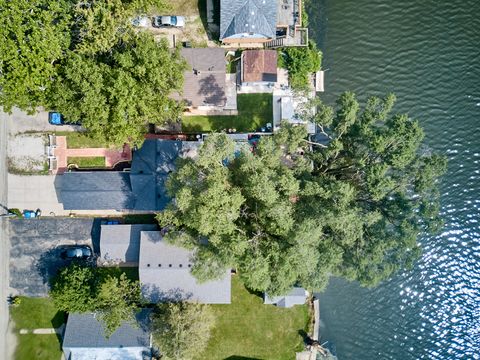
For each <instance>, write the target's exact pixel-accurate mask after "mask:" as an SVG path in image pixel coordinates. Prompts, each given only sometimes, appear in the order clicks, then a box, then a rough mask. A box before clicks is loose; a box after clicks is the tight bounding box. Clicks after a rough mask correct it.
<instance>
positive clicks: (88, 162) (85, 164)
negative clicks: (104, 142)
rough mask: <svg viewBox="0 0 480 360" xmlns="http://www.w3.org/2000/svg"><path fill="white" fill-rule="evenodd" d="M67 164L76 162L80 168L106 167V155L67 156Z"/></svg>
mask: <svg viewBox="0 0 480 360" xmlns="http://www.w3.org/2000/svg"><path fill="white" fill-rule="evenodd" d="M67 164H76V165H78V167H80V168H93V167H105V157H103V156H92V157H69V158H67Z"/></svg>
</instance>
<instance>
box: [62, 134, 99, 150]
mask: <svg viewBox="0 0 480 360" xmlns="http://www.w3.org/2000/svg"><path fill="white" fill-rule="evenodd" d="M55 135H57V136H66V137H67V148H69V149H82V148H104V147H107V148H108V144H106V143H104V142H102V141H100V140H97V139H93V138H91V137H89V136H87V135H86V133H83V132H78V131H57V132H55Z"/></svg>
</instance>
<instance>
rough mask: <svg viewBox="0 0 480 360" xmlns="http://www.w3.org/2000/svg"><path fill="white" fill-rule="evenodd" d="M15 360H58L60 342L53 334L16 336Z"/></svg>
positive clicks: (59, 356) (60, 352) (60, 353)
mask: <svg viewBox="0 0 480 360" xmlns="http://www.w3.org/2000/svg"><path fill="white" fill-rule="evenodd" d="M17 341H18V342H17V347H16V349H15V355H14V356H15V359H16V360H25V359H35V360H60V358H61V356H62V351H61V347H60V346H61V345H60V340H59V339H58V337H57V335H55V334H49V335H45V334H41V335H40V334H39V335H36V334H24V335H18V336H17Z"/></svg>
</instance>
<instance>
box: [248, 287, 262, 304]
mask: <svg viewBox="0 0 480 360" xmlns="http://www.w3.org/2000/svg"><path fill="white" fill-rule="evenodd" d="M245 289H247V291H248V292H249V293H250V294H252V295H255V296H258V297H259V298H261V299H262V301H263V292H261V291H258V290H252V289H249V288H247V287H245Z"/></svg>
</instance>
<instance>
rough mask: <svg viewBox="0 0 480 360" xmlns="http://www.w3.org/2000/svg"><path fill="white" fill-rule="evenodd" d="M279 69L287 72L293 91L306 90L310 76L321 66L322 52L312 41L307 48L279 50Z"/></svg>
mask: <svg viewBox="0 0 480 360" xmlns="http://www.w3.org/2000/svg"><path fill="white" fill-rule="evenodd" d="M278 58H279V63H278V66H279V67H283V68H286V69H287V70H288V79H289V82H290V86H291V87H292V88H293V89H295V90H301V91H302V90H308V88H309V84H310V75H311V74H312V73H314V72H316V71H318V70H320V68H321V66H322V52H321V51H320V50H318V49H317V46H316V45H315V43H314V42H313V41H310V42H309V44H308V47H307V48H301V47H291V48H283V49H280V50H279V57H278Z"/></svg>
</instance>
